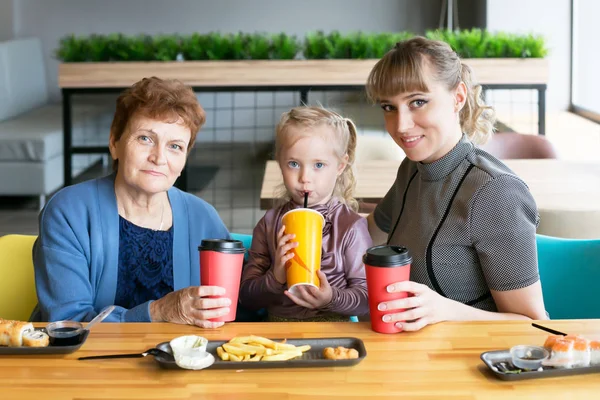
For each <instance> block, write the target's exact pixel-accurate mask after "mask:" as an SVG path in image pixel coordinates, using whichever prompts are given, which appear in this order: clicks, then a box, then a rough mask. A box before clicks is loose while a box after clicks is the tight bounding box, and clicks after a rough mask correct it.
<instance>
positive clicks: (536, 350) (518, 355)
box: [510, 345, 550, 370]
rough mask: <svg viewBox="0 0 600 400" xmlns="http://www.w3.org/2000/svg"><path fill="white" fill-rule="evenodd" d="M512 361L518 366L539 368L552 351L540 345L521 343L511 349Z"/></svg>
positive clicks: (532, 368)
mask: <svg viewBox="0 0 600 400" xmlns="http://www.w3.org/2000/svg"><path fill="white" fill-rule="evenodd" d="M510 355H511V357H512V363H513V365H514V366H515V367H517V368H522V369H529V370H537V369H538V368H540V367H541V366H542V362H544V360H546V359H547V358H548V357H550V353H549V352H548V350H546V349H545V348H543V347H540V346H528V345H519V346H514V347H512V348H511V349H510Z"/></svg>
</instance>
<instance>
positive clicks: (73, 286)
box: [32, 77, 235, 328]
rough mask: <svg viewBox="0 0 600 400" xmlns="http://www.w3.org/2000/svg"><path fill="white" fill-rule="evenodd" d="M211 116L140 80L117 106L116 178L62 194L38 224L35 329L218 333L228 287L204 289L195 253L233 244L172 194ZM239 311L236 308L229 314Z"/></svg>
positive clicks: (177, 89)
mask: <svg viewBox="0 0 600 400" xmlns="http://www.w3.org/2000/svg"><path fill="white" fill-rule="evenodd" d="M204 121H205V113H204V110H203V109H202V108H201V107H200V105H199V104H198V101H197V99H196V96H195V94H194V92H193V91H192V90H191V89H190V88H188V87H187V86H185V85H184V84H182V83H181V82H179V81H167V80H161V79H158V78H155V77H153V78H148V79H143V80H141V81H140V82H137V83H136V84H134V85H133V86H132V87H131V88H129V89H127V90H126V91H125V92H124V93H123V94H121V96H119V98H118V99H117V108H116V112H115V116H114V119H113V122H112V125H111V128H110V141H109V146H110V154H111V156H112V158H113V160H114V161H113V162H114V164H113V169H114V171H115V172H114V173H113V174H112V175H110V176H107V177H104V178H100V179H95V180H91V181H87V182H84V183H80V184H78V185H74V186H70V187H67V188H64V189H62V190H61V191H59V192H58V193H57V194H56V195H55V196H54V197H53V198H52V199H51V200H50V201H49V202H48V204H47V205H46V207H45V208H44V210H43V211H42V212H41V214H40V218H39V229H40V234H39V238H38V240H37V241H36V243H35V246H34V249H33V256H34V265H35V280H36V287H37V294H38V299H39V307H38V310H37V311H36V313H34V314H35V315H34V316H33V317H32V319H34V320H42V321H55V320H63V319H69V320H76V321H90V320H91V319H92V318H94V316H96V315H97V314H98V313H99V312H100V310H101V309H102V308H104V307H106V306H108V305H116V306H117V307H116V308H115V311H113V313H112V314H111V315H110V316H109V318H108V319H107V320H108V321H113V322H118V321H122V322H136V321H137V322H150V321H168V322H174V323H180V324H191V325H197V326H200V327H204V328H216V327H219V326H221V325H223V323H222V322H212V321H209V319H211V318H216V317H219V316H222V315H225V314H226V313H227V312H228V311H229V308H228V307H229V306H230V305H231V302H230V300H229V299H228V298H226V297H222V298H208V296H221V295H225V296H226V293H225V291H224V289H223V288H220V287H210V286H198V285H199V282H200V277H199V275H200V268H199V265H198V250H197V246H198V244H199V243H200V242H201V241H202V239H206V238H216V239H223V238H228V237H229V233H228V232H227V229H226V228H225V226H224V224H223V222H222V221H221V219H220V218H219V216H218V214H217V212H216V211H215V209H214V208H213V207H212V206H210V205H209V204H207V203H206V202H204V201H203V200H201V199H199V198H197V197H195V196H193V195H191V194H188V193H185V192H182V191H180V190H178V189H176V188H174V187H173V184H174V183H175V180H176V179H177V177H178V176H179V175H181V171H182V170H183V168H184V166H185V163H186V158H187V155H188V154H189V152H190V149H191V148H192V146H193V145H194V141H195V138H196V134H197V132H198V130H199V129H200V127H201V126H202V125H203V124H204ZM233 306H235V305H233Z"/></svg>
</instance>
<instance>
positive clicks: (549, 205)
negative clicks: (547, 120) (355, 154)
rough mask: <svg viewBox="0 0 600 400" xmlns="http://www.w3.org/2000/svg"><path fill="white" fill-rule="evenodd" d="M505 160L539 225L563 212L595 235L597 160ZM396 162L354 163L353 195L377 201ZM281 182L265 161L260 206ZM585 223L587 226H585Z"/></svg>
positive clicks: (599, 184) (599, 211)
mask: <svg viewBox="0 0 600 400" xmlns="http://www.w3.org/2000/svg"><path fill="white" fill-rule="evenodd" d="M504 163H505V164H506V165H507V166H508V167H509V168H510V169H512V170H513V171H514V172H515V173H516V174H517V175H518V176H519V177H521V178H522V179H523V180H524V181H525V182H526V183H527V185H528V186H529V189H530V190H531V194H532V195H533V197H534V199H535V201H536V203H537V206H538V209H539V211H540V215H541V216H542V218H541V219H542V221H541V222H540V224H542V223H546V222H548V221H547V220H545V218H544V217H545V216H547V217H548V218H552V219H554V218H557V216H560V215H562V216H566V217H568V218H567V219H569V220H571V221H577V222H576V225H579V226H581V227H582V228H581V229H582V230H584V229H585V230H586V232H589V233H588V236H589V237H598V236H593V235H594V234H598V232H599V228H598V227H597V225H598V221H600V163H593V162H574V161H566V160H505V161H504ZM399 165H400V161H381V160H378V161H368V162H364V163H361V164H357V165H356V169H357V177H356V181H357V184H356V192H355V197H356V198H357V199H359V200H362V201H365V202H369V203H378V202H379V201H380V200H381V199H382V198H383V196H385V194H386V193H387V191H388V190H389V188H390V186H391V185H392V183H393V182H394V180H395V179H396V173H397V171H398V166H399ZM280 183H281V172H280V169H279V165H278V164H277V162H275V161H268V162H267V166H266V171H265V176H264V178H263V184H262V190H261V193H260V206H261V208H263V209H268V208H271V207H272V205H273V197H274V193H275V188H276V187H277V185H279V184H280ZM585 224H588V225H590V226H589V227H584V226H583V225H585ZM594 226H596V229H595V230H594ZM590 235H591V236H590ZM557 236H558V235H557ZM567 237H568V236H567Z"/></svg>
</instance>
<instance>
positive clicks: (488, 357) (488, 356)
mask: <svg viewBox="0 0 600 400" xmlns="http://www.w3.org/2000/svg"><path fill="white" fill-rule="evenodd" d="M481 360H482V361H483V363H484V364H485V365H486V366H487V367H488V368H489V369H490V371H492V373H493V374H494V375H495V376H496V378H498V379H502V380H504V381H519V380H523V379H536V378H550V377H553V376H569V375H581V374H591V373H594V372H600V365H594V366H591V367H575V368H554V367H542V370H541V371H529V370H521V372H519V373H508V372H504V371H502V370H500V369H498V368H497V367H496V366H497V365H498V363H501V362H505V363H507V364H509V365H512V357H511V355H510V350H508V349H507V350H496V351H487V352H485V353H482V354H481Z"/></svg>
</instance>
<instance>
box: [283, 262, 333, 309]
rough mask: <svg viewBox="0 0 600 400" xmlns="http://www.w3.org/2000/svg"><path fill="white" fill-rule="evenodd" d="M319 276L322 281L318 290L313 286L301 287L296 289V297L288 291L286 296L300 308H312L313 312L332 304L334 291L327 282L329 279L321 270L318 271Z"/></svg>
mask: <svg viewBox="0 0 600 400" xmlns="http://www.w3.org/2000/svg"><path fill="white" fill-rule="evenodd" d="M317 275H318V276H319V280H320V285H319V288H318V289H317V288H316V287H313V286H308V285H299V286H298V287H297V288H296V294H295V295H294V294H292V293H290V292H289V291H287V290H286V291H285V295H286V296H287V297H289V298H290V299H291V300H292V301H293V302H294V303H296V304H298V305H299V306H302V307H306V308H310V309H311V310H313V309H318V308H322V307H323V306H326V305H327V304H329V303H331V298H332V297H333V291H332V290H331V286H330V285H329V282H328V281H327V277H326V276H325V274H324V273H323V272H322V271H321V270H318V271H317Z"/></svg>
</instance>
